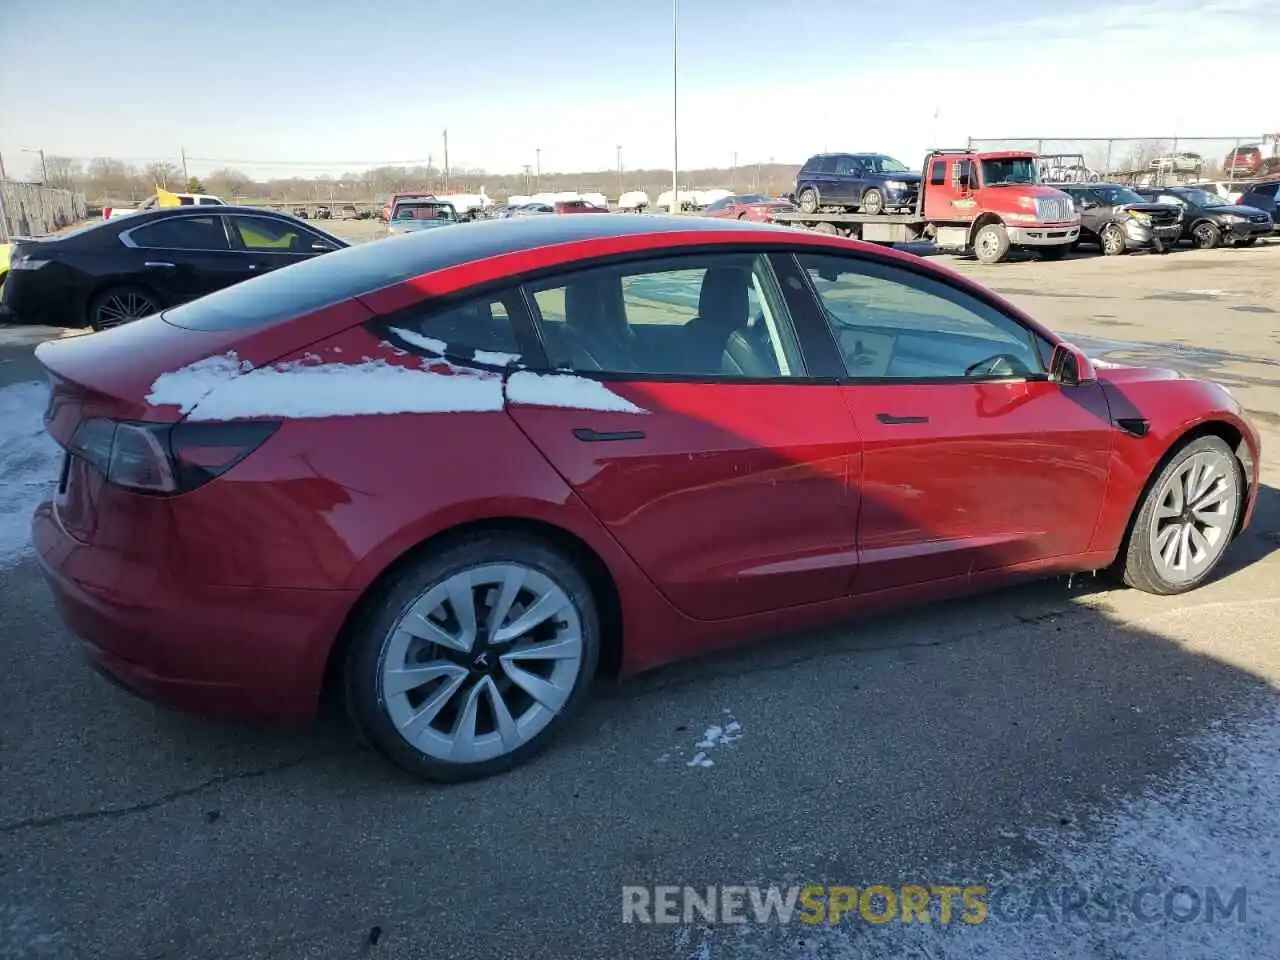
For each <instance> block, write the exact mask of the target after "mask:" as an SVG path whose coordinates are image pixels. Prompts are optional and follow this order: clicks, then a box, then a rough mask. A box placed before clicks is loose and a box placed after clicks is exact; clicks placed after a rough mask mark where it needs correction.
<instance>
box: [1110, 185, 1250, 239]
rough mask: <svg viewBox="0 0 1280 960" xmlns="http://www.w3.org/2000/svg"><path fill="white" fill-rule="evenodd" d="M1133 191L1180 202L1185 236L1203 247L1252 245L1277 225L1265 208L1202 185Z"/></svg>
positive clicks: (1148, 198)
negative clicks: (1242, 203)
mask: <svg viewBox="0 0 1280 960" xmlns="http://www.w3.org/2000/svg"><path fill="white" fill-rule="evenodd" d="M1134 192H1135V193H1137V194H1138V195H1139V196H1141V197H1142V198H1143V199H1144V200H1154V201H1155V202H1157V203H1173V204H1177V205H1178V206H1180V207H1181V208H1182V237H1183V239H1186V240H1190V241H1191V242H1192V243H1194V244H1195V245H1196V246H1197V247H1199V248H1200V249H1201V250H1212V249H1213V248H1214V247H1217V246H1220V245H1222V244H1224V243H1225V244H1227V245H1228V246H1232V247H1235V246H1241V247H1248V246H1252V245H1253V244H1254V243H1256V242H1257V240H1258V238H1259V237H1269V236H1271V233H1272V231H1273V230H1274V228H1275V224H1274V223H1272V221H1271V215H1270V214H1269V213H1267V212H1266V211H1264V210H1259V209H1257V208H1256V207H1246V206H1242V205H1241V204H1238V203H1231V202H1230V201H1229V200H1225V199H1223V198H1222V197H1220V196H1218V195H1217V194H1216V193H1210V192H1209V191H1208V190H1202V189H1200V188H1199V187H1139V188H1138V189H1137V190H1135V191H1134Z"/></svg>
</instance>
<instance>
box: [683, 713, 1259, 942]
mask: <svg viewBox="0 0 1280 960" xmlns="http://www.w3.org/2000/svg"><path fill="white" fill-rule="evenodd" d="M1195 747H1196V756H1195V757H1194V760H1193V761H1192V762H1191V763H1189V764H1188V765H1187V766H1185V767H1183V768H1182V770H1181V771H1180V772H1178V773H1176V774H1174V775H1172V776H1171V777H1169V778H1167V779H1166V780H1164V781H1163V782H1162V783H1160V784H1158V785H1156V786H1154V787H1152V788H1151V789H1149V790H1148V791H1147V792H1145V793H1144V794H1142V795H1139V796H1136V797H1133V798H1130V799H1127V800H1125V801H1123V802H1121V803H1120V804H1119V805H1118V806H1117V807H1115V808H1114V809H1113V810H1112V811H1111V812H1110V813H1109V814H1107V815H1105V816H1104V817H1103V818H1102V819H1101V820H1100V821H1098V822H1096V823H1095V824H1094V825H1093V826H1092V827H1090V828H1088V833H1087V834H1086V835H1085V836H1084V837H1083V838H1082V837H1081V836H1080V835H1079V834H1078V833H1070V832H1067V831H1065V830H1061V831H1059V830H1054V831H1052V832H1049V833H1046V834H1044V835H1042V836H1035V837H1031V838H1030V839H1032V840H1034V841H1036V842H1038V843H1040V844H1041V845H1042V847H1043V849H1044V855H1043V859H1042V860H1041V861H1040V862H1039V863H1037V864H1035V865H1032V866H1028V867H1026V868H1025V869H1023V870H1021V871H1018V872H1016V873H1014V874H1012V875H1004V876H997V877H990V876H982V875H975V876H974V877H973V879H972V880H971V881H966V882H973V883H984V882H985V883H986V884H987V885H988V887H989V889H995V888H997V887H1001V888H1004V889H1006V890H1010V891H1017V892H1019V893H1020V894H1021V897H1020V903H1021V909H1022V910H1024V911H1026V904H1027V903H1028V902H1034V901H1029V896H1030V894H1031V892H1032V891H1033V890H1036V889H1037V888H1038V889H1041V890H1046V889H1047V890H1048V891H1049V893H1050V895H1051V897H1052V896H1056V895H1057V894H1058V892H1059V891H1061V890H1062V889H1063V888H1064V887H1068V888H1072V887H1074V888H1076V889H1079V890H1084V891H1097V890H1099V888H1103V887H1104V885H1105V886H1106V887H1109V888H1110V889H1111V890H1114V891H1117V892H1118V893H1119V894H1120V895H1121V896H1120V899H1121V901H1122V902H1125V903H1132V902H1133V895H1134V893H1135V892H1137V891H1140V890H1141V889H1142V888H1144V887H1151V888H1154V889H1156V890H1157V891H1158V893H1156V894H1152V895H1149V896H1148V897H1147V898H1146V899H1145V901H1144V902H1142V903H1141V904H1140V906H1141V909H1142V910H1143V911H1145V912H1146V913H1147V916H1146V917H1140V916H1135V914H1134V913H1133V912H1132V911H1129V910H1125V909H1123V908H1122V909H1120V910H1119V911H1118V916H1117V917H1116V918H1115V919H1114V920H1105V919H1102V918H1100V917H1098V916H1097V915H1096V914H1095V915H1094V922H1084V921H1081V920H1079V919H1075V918H1063V917H1062V916H1061V915H1060V912H1059V914H1058V915H1057V916H1056V919H1057V921H1058V922H1056V923H1053V922H1049V921H1047V920H1046V919H1045V914H1044V913H1040V915H1039V916H1030V911H1027V912H1024V913H1023V914H1022V916H1021V917H1019V916H1017V915H1016V912H1017V911H1016V909H1015V910H1014V911H1010V910H1009V909H1007V908H1005V909H1004V910H1003V912H1004V919H1001V917H1000V916H999V911H997V910H996V909H995V908H994V907H993V909H992V910H991V913H990V914H989V915H988V917H987V919H986V920H985V922H983V923H981V924H977V925H971V924H968V923H963V922H958V921H956V920H953V922H951V923H949V924H942V923H940V922H938V904H937V902H936V900H935V901H934V902H933V903H932V904H931V910H932V913H933V917H934V921H933V922H932V923H929V924H923V923H919V922H915V923H909V924H903V923H901V922H898V921H895V922H893V923H889V924H885V925H874V926H873V925H871V924H868V923H866V922H864V921H863V920H862V919H861V918H860V917H858V916H857V912H856V911H855V912H854V913H853V914H851V915H849V916H847V917H846V918H844V919H843V921H842V922H841V923H840V924H838V925H813V926H811V925H808V924H801V923H796V922H793V923H791V924H790V925H778V924H776V923H775V924H769V925H751V926H743V925H734V926H733V927H720V928H711V927H700V928H698V929H697V930H694V931H690V930H688V929H685V930H681V931H678V932H675V936H674V939H673V942H672V948H673V953H672V956H675V957H680V958H682V960H683V958H689V957H706V958H708V960H728V958H735V960H736V958H745V957H762V958H764V957H768V958H771V960H791V958H800V957H816V956H821V957H823V958H829V960H858V958H864V957H866V958H873V957H874V958H880V957H889V956H894V957H910V958H931V960H979V958H1001V960H1003V958H1021V957H1053V958H1054V960H1146V958H1154V957H1177V958H1178V960H1209V958H1218V957H1251V958H1252V957H1264V956H1268V957H1270V956H1275V955H1276V952H1275V951H1276V945H1277V944H1280V910H1277V908H1276V904H1277V898H1278V897H1280V848H1278V846H1277V838H1278V837H1280V704H1278V703H1276V702H1275V701H1270V702H1268V703H1267V704H1266V705H1265V706H1263V707H1261V708H1258V709H1256V710H1254V711H1253V712H1251V714H1250V715H1249V716H1248V717H1247V718H1245V719H1244V720H1242V721H1240V722H1237V723H1233V724H1230V725H1221V726H1219V727H1217V728H1216V729H1214V730H1212V731H1211V732H1210V733H1208V734H1206V735H1204V736H1202V737H1200V738H1198V740H1197V742H1196V743H1195ZM945 873H946V875H948V876H962V875H963V870H961V869H957V868H956V867H955V866H954V865H953V866H951V867H949V868H948V869H947V870H946V871H945ZM876 879H877V878H857V877H850V878H848V879H847V880H845V879H844V878H842V880H843V882H847V883H851V884H856V883H858V882H859V880H861V881H863V882H864V883H868V882H875V881H876ZM814 882H821V881H820V880H815V881H814ZM1177 887H1185V888H1190V889H1192V890H1194V891H1197V892H1198V896H1199V899H1200V900H1201V902H1200V903H1199V904H1198V906H1199V908H1200V909H1199V913H1198V916H1196V918H1195V919H1192V920H1186V919H1184V920H1182V921H1179V920H1178V919H1176V918H1170V917H1168V916H1166V915H1165V909H1164V906H1163V904H1164V903H1165V896H1166V894H1167V893H1168V892H1169V891H1171V890H1173V889H1174V888H1177ZM1210 887H1214V888H1216V890H1217V892H1218V896H1219V898H1220V899H1219V903H1221V904H1230V903H1231V900H1232V896H1233V893H1234V892H1235V891H1237V890H1238V888H1241V887H1243V888H1244V889H1245V891H1246V894H1245V901H1244V902H1245V918H1244V921H1243V922H1241V921H1240V920H1239V919H1238V913H1232V912H1230V911H1229V910H1228V911H1226V915H1225V916H1223V915H1222V914H1221V913H1220V914H1219V916H1218V917H1217V918H1216V919H1215V920H1214V921H1213V922H1208V921H1207V919H1206V916H1205V908H1206V904H1207V903H1208V902H1209V901H1208V896H1207V895H1206V890H1207V889H1208V888H1210ZM1010 902H1014V899H1013V898H1011V899H1010ZM1193 902H1194V901H1193V900H1192V899H1191V897H1190V895H1189V894H1180V895H1179V899H1177V900H1175V901H1174V903H1175V908H1174V909H1175V913H1176V912H1179V911H1181V912H1182V915H1183V917H1186V916H1188V915H1189V914H1190V911H1191V907H1192V904H1193ZM1051 909H1052V908H1051ZM1011 913H1012V914H1013V915H1012V916H1011ZM1086 915H1087V911H1086ZM1028 916H1030V918H1029V919H1028Z"/></svg>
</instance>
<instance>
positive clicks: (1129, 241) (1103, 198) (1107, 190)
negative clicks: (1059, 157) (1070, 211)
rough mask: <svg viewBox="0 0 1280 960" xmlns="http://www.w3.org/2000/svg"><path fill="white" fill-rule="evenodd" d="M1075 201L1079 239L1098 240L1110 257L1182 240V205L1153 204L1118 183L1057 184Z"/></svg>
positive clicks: (1160, 251) (1088, 241) (1157, 248)
mask: <svg viewBox="0 0 1280 960" xmlns="http://www.w3.org/2000/svg"><path fill="white" fill-rule="evenodd" d="M1050 186H1053V187H1056V188H1057V189H1059V190H1061V191H1062V192H1063V193H1065V194H1067V195H1068V196H1069V197H1071V199H1072V200H1073V201H1075V205H1076V212H1078V213H1079V214H1080V239H1079V240H1078V241H1077V243H1095V244H1097V245H1098V249H1100V250H1101V251H1102V252H1103V253H1104V254H1106V255H1107V256H1108V257H1114V256H1117V255H1118V254H1121V253H1124V252H1125V251H1126V250H1145V249H1147V248H1153V249H1155V250H1156V252H1158V253H1163V252H1164V250H1165V248H1166V247H1170V246H1173V245H1175V244H1176V243H1177V242H1178V241H1179V240H1180V239H1182V208H1181V207H1180V206H1178V205H1177V204H1173V203H1153V202H1151V201H1149V200H1146V199H1145V198H1143V197H1142V196H1141V195H1140V194H1138V193H1135V192H1134V191H1133V190H1131V189H1129V188H1128V187H1125V186H1121V185H1120V184H1118V183H1088V184H1083V183H1055V184H1050Z"/></svg>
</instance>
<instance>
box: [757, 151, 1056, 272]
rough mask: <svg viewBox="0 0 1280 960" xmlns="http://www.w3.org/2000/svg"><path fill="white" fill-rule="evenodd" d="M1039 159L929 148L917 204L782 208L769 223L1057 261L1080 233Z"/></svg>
mask: <svg viewBox="0 0 1280 960" xmlns="http://www.w3.org/2000/svg"><path fill="white" fill-rule="evenodd" d="M1036 161H1037V156H1036V154H1034V153H1028V152H1025V151H1020V150H1000V151H993V152H974V151H970V150H934V151H932V152H931V153H929V155H928V156H926V157H925V161H924V176H923V178H922V179H921V182H920V192H919V194H918V196H917V197H916V204H915V209H914V210H912V211H911V212H909V213H898V214H884V213H881V214H864V213H849V212H846V211H844V210H841V209H838V208H836V209H825V208H823V209H819V210H818V211H816V212H814V213H804V212H803V211H792V210H788V211H780V212H778V213H774V214H772V215H771V216H770V219H771V220H772V221H773V222H774V223H779V224H785V225H788V226H796V227H807V228H809V229H811V230H816V231H819V232H821V233H830V234H838V235H841V236H846V237H858V238H860V239H863V240H868V241H871V242H873V243H889V244H892V243H912V242H915V241H918V240H932V241H933V242H934V243H935V244H936V245H937V247H938V249H940V250H948V251H956V252H966V253H967V252H972V253H973V254H974V256H976V257H977V258H978V259H979V260H981V261H982V262H983V263H999V262H1000V261H1001V260H1003V259H1004V258H1005V257H1006V256H1007V255H1008V253H1009V251H1010V250H1014V249H1029V250H1035V251H1036V252H1037V253H1038V254H1039V255H1040V256H1041V257H1043V258H1044V259H1045V260H1057V259H1059V258H1060V257H1062V256H1064V255H1065V254H1066V252H1067V251H1068V250H1069V249H1071V245H1072V244H1073V243H1075V242H1076V240H1078V239H1079V237H1080V216H1079V214H1078V213H1077V212H1076V209H1075V204H1074V203H1073V202H1072V200H1071V198H1070V197H1069V196H1067V195H1066V194H1065V193H1063V192H1062V191H1061V190H1055V189H1054V188H1053V187H1046V186H1044V185H1043V184H1042V183H1041V182H1040V175H1039V172H1038V170H1037V167H1038V164H1037V162H1036Z"/></svg>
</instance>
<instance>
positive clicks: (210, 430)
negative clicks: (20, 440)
mask: <svg viewBox="0 0 1280 960" xmlns="http://www.w3.org/2000/svg"><path fill="white" fill-rule="evenodd" d="M279 427H280V424H279V423H278V422H274V421H259V420H254V421H247V422H244V423H172V424H171V423H137V422H133V421H127V420H104V419H97V418H95V419H91V420H84V421H82V422H81V423H80V425H79V426H78V427H77V428H76V432H75V434H74V435H73V436H72V437H71V442H70V443H69V444H67V451H68V452H69V453H70V454H72V455H73V456H76V457H79V458H80V459H82V460H84V461H85V462H87V463H89V464H91V465H92V466H93V467H95V468H96V469H97V470H98V471H99V472H100V473H101V474H102V475H103V476H104V477H106V479H107V482H108V483H110V484H112V485H113V486H117V487H121V488H122V489H125V490H132V491H134V492H136V493H149V494H156V495H159V496H171V495H173V494H179V493H188V492H190V491H191V490H195V489H196V488H197V487H201V486H203V485H204V484H206V483H208V482H209V481H210V480H212V479H214V478H215V477H220V476H222V474H224V473H226V472H227V471H228V470H230V469H231V468H232V467H234V466H235V465H236V464H237V463H239V462H240V461H241V460H243V459H244V458H245V457H247V456H248V455H249V454H251V453H252V452H253V451H254V450H256V449H258V447H259V446H261V445H262V443H263V442H264V441H265V440H266V439H267V438H268V437H269V436H271V435H272V434H273V433H275V432H276V430H277V429H279Z"/></svg>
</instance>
